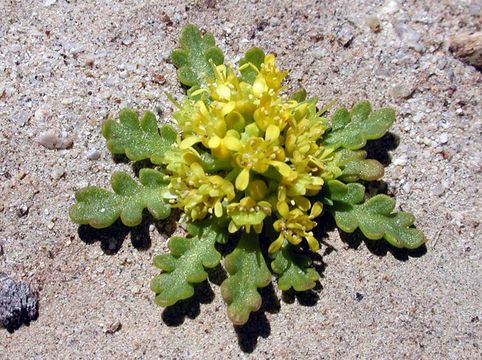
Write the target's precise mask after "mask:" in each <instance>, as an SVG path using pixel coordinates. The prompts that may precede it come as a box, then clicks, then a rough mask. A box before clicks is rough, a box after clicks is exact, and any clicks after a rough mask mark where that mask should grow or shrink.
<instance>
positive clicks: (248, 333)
mask: <svg viewBox="0 0 482 360" xmlns="http://www.w3.org/2000/svg"><path fill="white" fill-rule="evenodd" d="M259 293H260V295H261V298H262V299H263V304H262V305H261V308H260V309H259V310H258V311H256V312H253V313H251V315H250V316H249V320H248V322H247V323H246V324H244V325H241V326H238V325H235V326H234V331H235V332H236V335H237V337H238V343H239V347H240V349H241V351H243V352H245V353H252V352H253V351H254V349H256V345H257V344H258V338H260V337H262V338H264V339H266V338H267V337H268V336H269V335H270V334H271V325H270V323H269V321H268V318H267V316H266V313H270V314H276V313H278V312H279V311H280V308H281V304H280V301H279V299H278V297H277V296H276V293H275V290H274V286H273V284H272V283H271V284H269V285H268V286H266V287H264V288H261V289H259Z"/></svg>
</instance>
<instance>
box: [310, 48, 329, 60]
mask: <svg viewBox="0 0 482 360" xmlns="http://www.w3.org/2000/svg"><path fill="white" fill-rule="evenodd" d="M311 54H312V55H313V57H314V58H315V59H317V60H320V59H323V58H324V57H325V56H326V51H325V49H322V48H319V47H318V48H315V49H313V51H312V52H311Z"/></svg>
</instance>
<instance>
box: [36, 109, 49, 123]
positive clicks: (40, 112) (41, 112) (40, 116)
mask: <svg viewBox="0 0 482 360" xmlns="http://www.w3.org/2000/svg"><path fill="white" fill-rule="evenodd" d="M48 117H49V111H48V109H45V108H42V107H40V108H38V109H37V110H36V111H35V114H34V118H35V121H38V122H44V121H45V120H47V118H48Z"/></svg>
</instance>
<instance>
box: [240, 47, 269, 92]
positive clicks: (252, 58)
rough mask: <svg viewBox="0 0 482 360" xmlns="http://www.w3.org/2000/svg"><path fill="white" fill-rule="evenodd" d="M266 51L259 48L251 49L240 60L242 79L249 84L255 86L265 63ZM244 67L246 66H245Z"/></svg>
mask: <svg viewBox="0 0 482 360" xmlns="http://www.w3.org/2000/svg"><path fill="white" fill-rule="evenodd" d="M264 57H265V54H264V51H263V50H261V49H259V48H256V47H254V48H251V49H249V50H248V51H246V53H245V54H244V57H242V58H241V60H239V65H240V67H241V70H240V72H241V79H242V80H243V81H245V82H247V83H249V84H253V83H254V80H256V76H257V75H258V72H259V70H260V69H261V64H262V63H263V62H264ZM243 65H244V66H243Z"/></svg>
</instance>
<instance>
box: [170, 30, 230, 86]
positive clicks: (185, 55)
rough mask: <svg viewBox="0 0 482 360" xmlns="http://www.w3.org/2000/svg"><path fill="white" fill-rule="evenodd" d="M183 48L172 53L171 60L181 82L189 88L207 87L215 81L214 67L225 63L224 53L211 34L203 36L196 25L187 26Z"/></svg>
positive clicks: (183, 32)
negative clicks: (209, 81)
mask: <svg viewBox="0 0 482 360" xmlns="http://www.w3.org/2000/svg"><path fill="white" fill-rule="evenodd" d="M179 42H180V45H181V48H179V49H175V50H174V51H173V52H172V53H171V60H172V63H173V64H174V66H175V67H176V68H177V77H178V78H179V81H180V82H181V83H182V84H184V85H186V86H188V87H193V86H196V87H199V86H201V85H206V82H207V81H208V80H213V79H214V71H213V68H212V65H211V61H212V63H213V64H214V65H221V64H222V63H223V62H224V55H223V52H222V51H221V50H220V49H219V48H218V47H216V44H215V40H214V37H213V35H212V34H211V33H206V34H204V36H203V35H201V33H200V31H199V29H198V28H197V27H196V26H194V25H187V26H185V27H184V28H183V29H182V32H181V36H180V40H179Z"/></svg>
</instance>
